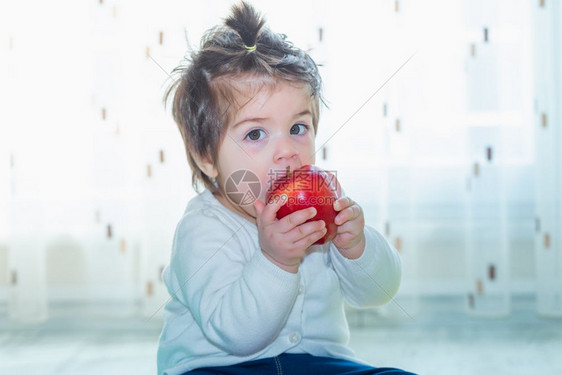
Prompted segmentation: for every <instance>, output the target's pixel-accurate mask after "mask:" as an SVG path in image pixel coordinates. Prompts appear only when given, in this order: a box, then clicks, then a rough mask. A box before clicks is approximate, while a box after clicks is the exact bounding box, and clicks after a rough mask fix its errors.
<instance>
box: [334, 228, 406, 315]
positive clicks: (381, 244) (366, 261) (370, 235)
mask: <svg viewBox="0 0 562 375" xmlns="http://www.w3.org/2000/svg"><path fill="white" fill-rule="evenodd" d="M365 240H366V242H365V251H364V252H363V254H362V255H361V256H360V257H359V258H358V259H347V258H345V257H344V256H343V255H341V253H340V252H339V251H338V249H337V248H336V247H335V245H334V244H332V243H330V256H331V259H332V265H333V267H334V270H335V271H336V274H337V275H338V277H339V280H340V286H341V290H342V293H343V296H344V298H345V299H346V300H347V302H348V303H350V304H351V305H352V306H355V307H369V306H378V305H383V304H385V303H388V302H390V301H391V300H392V298H393V297H394V296H395V295H396V293H397V292H398V288H399V286H400V279H401V275H402V264H401V261H400V256H399V254H398V252H397V251H396V250H395V249H394V248H393V247H392V246H391V245H390V244H389V243H388V241H387V240H386V239H385V238H384V237H383V236H382V235H381V234H380V233H379V232H377V231H376V230H375V229H373V228H371V227H369V226H365Z"/></svg>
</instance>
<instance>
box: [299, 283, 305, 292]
mask: <svg viewBox="0 0 562 375" xmlns="http://www.w3.org/2000/svg"><path fill="white" fill-rule="evenodd" d="M303 293H304V285H302V284H301V285H299V294H303Z"/></svg>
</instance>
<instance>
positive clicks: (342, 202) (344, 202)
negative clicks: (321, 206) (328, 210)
mask: <svg viewBox="0 0 562 375" xmlns="http://www.w3.org/2000/svg"><path fill="white" fill-rule="evenodd" d="M354 203H355V202H354V201H353V199H351V198H349V197H342V198H340V199H338V200H336V201H335V202H334V210H336V211H341V210H343V209H345V208H347V207H349V206H351V205H353V204H354Z"/></svg>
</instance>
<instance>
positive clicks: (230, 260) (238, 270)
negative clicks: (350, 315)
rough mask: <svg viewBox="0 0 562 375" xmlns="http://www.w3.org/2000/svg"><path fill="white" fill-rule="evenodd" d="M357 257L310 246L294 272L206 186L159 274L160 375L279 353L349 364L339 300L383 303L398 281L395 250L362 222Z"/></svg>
mask: <svg viewBox="0 0 562 375" xmlns="http://www.w3.org/2000/svg"><path fill="white" fill-rule="evenodd" d="M365 236H366V248H365V252H364V253H363V255H362V256H361V257H360V258H359V259H356V260H350V259H346V258H344V257H343V256H342V255H341V254H340V253H339V252H338V250H337V249H336V247H335V246H334V245H333V244H332V243H331V242H329V243H327V244H325V245H317V246H312V247H310V248H309V250H308V254H307V255H306V256H305V258H304V259H303V262H302V263H301V265H300V268H299V271H298V273H296V274H293V273H289V272H286V271H284V270H282V269H281V268H279V267H277V266H276V265H274V264H273V263H271V262H270V261H269V260H268V259H267V258H266V257H265V256H264V255H263V253H262V252H261V250H260V247H259V242H258V230H257V227H256V225H255V224H253V223H251V222H250V221H248V220H246V219H245V218H243V217H241V216H239V215H237V214H235V213H233V212H231V211H230V210H228V209H227V208H225V207H224V206H223V205H222V204H221V203H220V202H219V201H218V200H217V199H216V198H215V197H214V196H213V195H212V194H211V193H210V192H209V191H208V190H205V191H204V192H203V193H201V194H199V195H198V196H196V197H195V198H193V199H192V200H191V201H190V202H189V204H188V205H187V208H186V210H185V212H184V215H183V216H182V218H181V219H180V221H179V223H178V225H177V228H176V231H175V236H174V242H173V248H172V255H171V260H170V264H169V265H168V266H167V267H166V268H165V269H164V272H163V279H164V282H165V283H166V286H167V288H168V292H169V293H170V295H171V296H172V298H171V300H170V301H169V302H168V304H167V305H166V308H165V310H164V318H165V323H164V327H163V330H162V333H161V335H160V342H159V347H158V374H169V375H174V374H183V373H184V372H186V371H189V370H192V369H195V368H199V367H207V366H225V365H230V364H235V363H239V362H244V361H249V360H254V359H259V358H266V357H273V356H276V355H279V354H281V353H283V352H287V353H309V354H311V355H316V356H331V357H337V358H344V359H349V360H356V361H357V359H355V358H354V354H353V352H352V351H351V350H350V349H349V348H347V347H346V345H347V342H348V340H349V328H348V326H347V321H346V318H345V313H344V299H345V300H346V301H347V302H348V303H349V304H351V305H353V306H359V307H366V306H375V305H381V304H384V303H387V302H389V301H390V299H391V298H392V297H393V296H394V295H395V293H396V292H397V290H398V286H399V284H400V275H401V263H400V258H399V256H398V253H397V252H396V250H394V249H393V248H392V247H391V246H390V245H389V244H388V242H387V241H386V240H385V239H384V238H383V236H382V235H380V234H379V233H378V232H377V231H376V230H374V229H373V228H371V227H368V226H366V227H365Z"/></svg>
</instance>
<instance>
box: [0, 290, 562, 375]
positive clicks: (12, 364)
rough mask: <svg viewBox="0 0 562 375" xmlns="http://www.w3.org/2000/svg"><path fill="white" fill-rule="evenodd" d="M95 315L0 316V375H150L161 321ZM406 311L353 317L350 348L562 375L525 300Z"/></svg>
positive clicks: (385, 362)
mask: <svg viewBox="0 0 562 375" xmlns="http://www.w3.org/2000/svg"><path fill="white" fill-rule="evenodd" d="M112 308H115V307H112ZM99 311H100V310H99V307H98V309H97V310H94V309H92V308H88V307H84V306H81V307H76V306H53V307H52V308H51V311H50V316H51V318H50V319H49V321H48V322H46V323H43V324H40V325H36V326H24V325H19V324H14V323H13V322H11V321H9V320H8V319H7V317H6V314H5V309H2V310H0V348H1V350H0V374H2V375H11V374H17V375H19V374H22V375H34V374H41V375H51V374H53V375H54V374H57V375H67V374H80V375H89V374H96V375H97V374H104V375H110V374H135V375H143V374H151V375H153V374H155V373H156V367H155V351H156V345H157V338H158V334H159V330H160V326H161V323H162V322H161V321H160V320H158V319H152V320H150V321H146V320H145V319H142V318H123V317H121V318H110V317H109V315H108V314H107V311H105V313H100V312H99ZM409 311H410V312H413V313H412V314H411V317H408V316H406V315H405V314H400V313H397V312H396V311H395V310H393V309H392V308H389V309H388V311H387V312H386V313H385V311H384V310H383V311H379V312H372V311H371V312H361V313H357V312H351V313H350V316H349V320H350V324H351V325H352V338H351V343H350V345H351V347H352V348H353V349H354V350H355V351H356V353H357V355H358V356H359V357H360V358H362V359H364V360H367V361H369V362H370V363H372V364H373V365H375V366H392V367H399V368H403V369H407V370H410V371H413V372H416V373H419V374H434V375H439V374H455V375H462V374H562V319H546V318H540V317H537V315H536V314H535V311H534V301H533V299H532V298H530V297H527V298H523V297H520V298H514V300H513V306H512V313H511V314H510V316H508V317H506V318H481V317H474V316H469V315H467V314H466V313H465V312H464V307H463V304H462V300H461V299H457V298H433V299H424V300H421V301H419V303H418V304H417V308H416V309H410V310H409Z"/></svg>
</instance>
